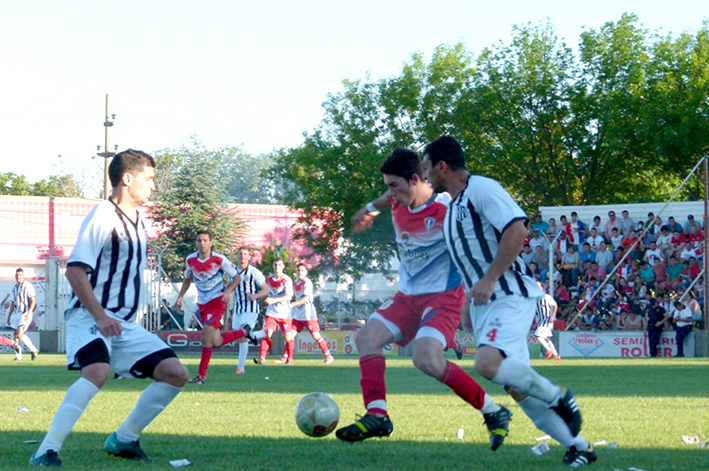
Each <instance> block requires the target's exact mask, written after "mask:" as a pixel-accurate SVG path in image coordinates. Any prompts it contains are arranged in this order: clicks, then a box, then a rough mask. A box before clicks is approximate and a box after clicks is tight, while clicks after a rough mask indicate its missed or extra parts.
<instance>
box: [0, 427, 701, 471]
mask: <svg viewBox="0 0 709 471" xmlns="http://www.w3.org/2000/svg"><path fill="white" fill-rule="evenodd" d="M41 438H42V436H40V435H39V434H37V433H36V432H5V433H3V434H2V437H1V438H0V450H1V451H2V453H1V455H2V457H3V458H2V469H3V470H20V469H28V464H27V462H28V460H29V457H30V455H31V454H32V453H33V452H34V451H35V449H36V448H37V446H38V445H23V442H24V441H26V440H32V439H37V440H39V439H41ZM105 439H106V436H104V435H100V434H96V433H75V434H72V435H70V436H69V438H68V439H67V441H66V443H65V446H64V449H63V450H62V452H61V454H60V457H61V459H62V460H63V461H64V465H65V467H66V468H69V469H76V470H99V469H100V470H103V469H171V468H170V466H169V461H171V460H178V459H188V460H190V461H191V462H192V463H193V466H191V467H190V468H187V469H208V470H215V471H217V470H233V469H239V470H278V471H295V470H308V471H312V470H326V469H327V470H337V471H340V470H343V471H346V470H356V471H362V470H370V469H371V470H407V471H410V470H439V469H440V470H466V471H470V470H494V471H506V470H514V471H518V470H548V469H566V467H565V466H563V465H562V464H561V459H562V457H563V454H564V450H563V449H562V448H561V447H559V446H554V445H552V447H551V450H550V451H549V452H548V453H547V454H545V455H543V456H541V457H537V456H534V455H533V454H532V453H531V452H530V449H529V447H527V446H520V445H505V446H503V447H502V448H501V449H499V450H498V451H497V452H494V453H493V452H491V451H490V450H489V449H488V448H487V446H486V445H483V444H474V443H470V442H467V443H466V442H465V441H458V440H456V441H451V442H413V441H398V440H396V439H395V437H392V438H390V439H382V440H376V439H375V440H369V441H366V442H364V443H357V444H347V443H343V442H340V441H338V440H337V439H335V438H334V434H333V435H330V436H328V437H325V438H321V439H310V438H307V437H304V438H302V439H294V438H286V439H275V438H261V437H243V436H231V437H226V436H214V437H212V436H208V437H205V436H196V435H189V434H181V435H158V434H156V435H154V434H150V433H146V434H144V435H143V437H142V438H141V444H142V446H143V448H144V449H145V450H146V452H147V453H148V454H149V455H150V456H151V457H152V458H153V459H154V462H153V463H150V464H148V463H144V462H134V461H129V460H123V459H120V458H114V457H111V456H108V455H107V454H106V453H105V451H104V450H103V442H104V440H105ZM707 453H709V451H705V450H701V449H699V448H692V449H687V450H664V449H653V450H648V449H614V450H608V449H606V448H603V449H599V450H598V456H599V463H597V464H596V465H594V466H593V467H591V469H610V468H620V469H627V468H629V467H631V466H634V467H638V468H642V469H647V470H667V471H674V470H677V471H679V470H681V471H687V470H694V469H706V468H705V467H706V462H707V461H706V460H707V457H708V455H707Z"/></svg>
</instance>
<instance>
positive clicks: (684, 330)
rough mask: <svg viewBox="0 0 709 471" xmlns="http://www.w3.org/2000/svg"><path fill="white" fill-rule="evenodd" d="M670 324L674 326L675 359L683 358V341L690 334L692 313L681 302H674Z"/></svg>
mask: <svg viewBox="0 0 709 471" xmlns="http://www.w3.org/2000/svg"><path fill="white" fill-rule="evenodd" d="M672 322H673V323H674V325H675V341H676V342H677V355H676V356H677V357H678V358H683V357H684V340H685V339H686V338H687V336H688V335H689V333H690V332H692V311H690V310H689V308H688V307H685V305H684V304H683V303H682V302H681V301H679V300H678V301H675V309H674V311H673V313H672Z"/></svg>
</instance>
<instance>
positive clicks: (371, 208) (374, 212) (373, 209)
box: [364, 201, 381, 216]
mask: <svg viewBox="0 0 709 471" xmlns="http://www.w3.org/2000/svg"><path fill="white" fill-rule="evenodd" d="M364 207H365V208H366V209H367V211H368V212H369V214H371V215H372V216H378V215H379V213H380V212H381V211H379V210H378V209H377V208H376V207H375V206H374V201H370V202H369V203H367V204H366V205H365V206H364Z"/></svg>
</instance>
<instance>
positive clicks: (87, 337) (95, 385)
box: [30, 309, 110, 466]
mask: <svg viewBox="0 0 709 471" xmlns="http://www.w3.org/2000/svg"><path fill="white" fill-rule="evenodd" d="M94 327H95V321H94V319H93V317H91V315H90V314H89V313H88V312H87V311H85V310H83V309H78V310H75V311H74V312H72V313H71V314H70V315H69V316H68V317H67V319H66V329H67V345H66V346H67V366H68V368H69V369H73V370H77V369H80V370H81V377H80V378H79V379H78V380H77V381H75V382H74V384H72V385H71V386H70V387H69V389H68V390H67V392H66V395H65V396H64V400H63V401H62V403H61V405H60V406H59V409H58V410H57V412H56V414H55V415H54V419H53V420H52V424H51V425H50V427H49V431H48V432H47V435H46V436H45V437H44V440H42V443H41V444H40V445H39V448H38V449H37V451H36V452H35V453H34V454H33V455H32V457H31V458H30V464H32V465H36V466H61V461H59V458H58V457H57V454H58V453H59V451H60V450H61V448H62V444H63V443H64V440H65V439H66V437H67V436H68V435H69V433H70V432H71V430H72V428H73V427H74V425H75V424H76V422H77V421H78V420H79V417H81V415H82V414H83V412H84V410H86V407H87V406H88V405H89V402H91V399H93V397H94V396H95V395H96V393H97V392H98V391H99V389H100V388H101V387H102V386H103V385H104V383H105V382H106V380H107V379H108V375H109V372H110V367H109V363H110V340H108V339H106V338H105V337H103V335H102V334H101V332H100V331H98V330H97V329H94Z"/></svg>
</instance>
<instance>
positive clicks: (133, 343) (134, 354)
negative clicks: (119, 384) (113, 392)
mask: <svg viewBox="0 0 709 471" xmlns="http://www.w3.org/2000/svg"><path fill="white" fill-rule="evenodd" d="M118 320H119V321H120V322H121V326H122V327H123V333H122V334H121V335H118V336H115V337H106V336H104V335H103V334H102V333H101V331H100V330H99V328H98V325H96V321H95V320H94V318H93V316H92V315H91V314H90V313H89V311H87V310H86V309H84V308H78V309H72V310H71V311H67V315H66V320H65V325H66V364H67V367H69V369H72V370H73V369H79V368H81V366H80V365H79V364H78V362H77V360H76V354H77V352H79V350H81V349H82V348H83V347H85V346H86V345H88V344H90V343H91V342H93V341H94V340H96V339H100V340H102V341H103V343H104V344H105V345H106V349H107V350H108V355H109V357H110V359H111V368H113V370H114V371H115V372H116V373H118V374H119V375H121V376H123V377H124V378H134V377H136V376H134V375H133V374H132V373H131V368H132V367H133V365H135V364H136V363H137V362H138V361H139V360H141V359H143V358H145V357H147V356H148V355H150V354H152V353H155V352H159V351H160V350H165V349H169V348H170V347H168V346H167V344H166V343H165V342H163V341H162V340H160V338H159V337H158V336H157V335H155V334H153V333H151V332H148V331H147V330H145V328H144V327H143V326H142V325H140V324H138V323H137V322H128V321H124V320H123V319H118Z"/></svg>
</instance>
